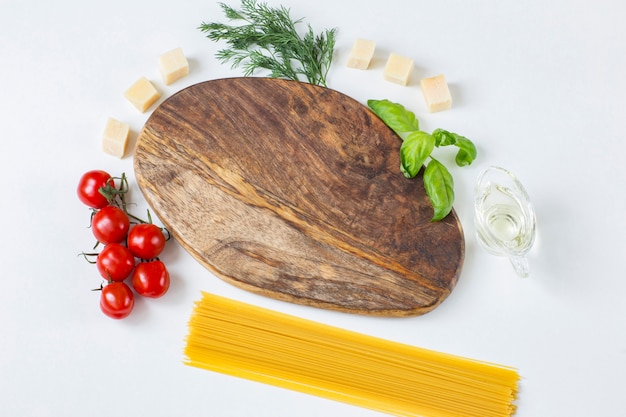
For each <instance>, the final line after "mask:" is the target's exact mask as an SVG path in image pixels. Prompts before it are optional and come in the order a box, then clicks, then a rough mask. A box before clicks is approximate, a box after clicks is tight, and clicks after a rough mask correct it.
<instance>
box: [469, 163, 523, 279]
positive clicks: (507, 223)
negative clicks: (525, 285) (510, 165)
mask: <svg viewBox="0 0 626 417" xmlns="http://www.w3.org/2000/svg"><path fill="white" fill-rule="evenodd" d="M474 209H475V218H474V223H475V225H476V235H477V237H478V241H479V242H480V244H481V246H482V247H483V248H485V250H487V252H489V253H491V254H493V255H497V256H506V257H508V258H509V260H510V261H511V264H512V265H513V267H514V269H515V271H516V272H517V274H518V275H519V276H521V277H527V276H528V275H529V267H528V260H527V259H526V254H527V252H528V251H529V250H530V248H531V247H532V245H533V243H534V241H535V212H534V209H533V207H532V204H531V202H530V198H529V197H528V194H527V193H526V190H525V189H524V187H523V186H522V184H521V183H520V182H519V181H518V180H517V178H515V176H514V175H513V174H511V173H510V172H509V171H507V170H505V169H503V168H499V167H489V168H487V169H485V170H484V171H483V172H482V173H481V174H480V175H479V176H478V181H477V184H476V193H475V200H474Z"/></svg>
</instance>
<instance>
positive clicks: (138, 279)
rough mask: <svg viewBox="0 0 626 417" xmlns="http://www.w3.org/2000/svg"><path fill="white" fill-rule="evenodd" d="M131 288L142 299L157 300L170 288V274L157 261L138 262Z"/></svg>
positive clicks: (161, 263)
mask: <svg viewBox="0 0 626 417" xmlns="http://www.w3.org/2000/svg"><path fill="white" fill-rule="evenodd" d="M132 282H133V288H134V289H135V291H137V294H139V295H143V296H144V297H150V298H159V297H161V296H162V295H163V294H165V293H166V292H167V290H168V289H169V287H170V273H169V272H168V271H167V268H166V267H165V264H164V263H163V262H161V261H159V260H156V261H150V262H140V263H139V264H138V265H137V267H136V268H135V270H134V271H133V281H132Z"/></svg>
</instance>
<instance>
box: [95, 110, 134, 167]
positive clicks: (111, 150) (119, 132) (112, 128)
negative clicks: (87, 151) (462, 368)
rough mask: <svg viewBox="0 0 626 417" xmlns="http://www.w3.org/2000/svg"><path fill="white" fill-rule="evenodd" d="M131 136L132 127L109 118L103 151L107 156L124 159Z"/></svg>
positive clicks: (103, 140)
mask: <svg viewBox="0 0 626 417" xmlns="http://www.w3.org/2000/svg"><path fill="white" fill-rule="evenodd" d="M129 136H130V126H129V125H128V123H122V122H120V121H118V120H115V119H114V118H112V117H109V120H108V121H107V124H106V127H105V128H104V135H103V136H102V151H103V152H104V153H106V154H109V155H112V156H117V157H118V158H122V157H123V156H124V153H126V145H127V144H128V137H129Z"/></svg>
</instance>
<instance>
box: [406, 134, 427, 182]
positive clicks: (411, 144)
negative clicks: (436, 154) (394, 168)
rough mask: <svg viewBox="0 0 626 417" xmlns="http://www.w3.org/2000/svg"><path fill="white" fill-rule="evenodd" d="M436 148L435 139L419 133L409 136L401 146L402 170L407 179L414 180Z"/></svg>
mask: <svg viewBox="0 0 626 417" xmlns="http://www.w3.org/2000/svg"><path fill="white" fill-rule="evenodd" d="M434 148H435V138H434V137H433V136H432V135H429V134H428V133H426V132H422V131H417V132H411V133H409V134H408V135H407V137H406V139H404V142H402V145H401V146H400V170H401V171H402V173H403V174H404V176H405V177H407V178H413V177H415V176H416V175H417V173H418V172H419V170H420V169H421V168H422V166H424V162H426V159H427V158H428V157H429V156H430V154H431V152H432V151H433V149H434Z"/></svg>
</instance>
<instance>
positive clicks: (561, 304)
mask: <svg viewBox="0 0 626 417" xmlns="http://www.w3.org/2000/svg"><path fill="white" fill-rule="evenodd" d="M227 3H228V4H232V5H235V6H237V5H238V4H239V3H238V2H227ZM270 4H274V5H277V4H281V3H280V2H277V1H271V2H270ZM282 4H283V5H285V6H288V7H290V8H291V10H292V15H293V16H294V17H305V18H306V20H307V22H309V23H311V24H312V25H313V27H314V28H315V29H316V30H318V31H319V30H321V29H323V28H326V27H333V26H335V27H337V28H338V29H339V32H338V40H337V48H336V55H335V61H334V66H333V68H332V70H331V72H330V76H329V86H330V87H332V88H334V89H336V90H339V91H341V92H344V93H346V94H348V95H350V96H352V97H354V98H356V99H357V100H359V101H361V102H365V101H366V100H367V99H368V98H388V99H391V100H394V101H398V102H401V103H403V104H405V105H406V106H407V107H409V108H410V109H412V110H413V111H415V112H416V114H417V116H418V118H419V119H420V121H421V124H422V127H423V128H424V129H425V130H432V129H434V128H437V127H443V128H447V129H449V130H452V131H456V132H458V133H461V134H463V135H465V136H467V137H469V138H470V139H472V140H473V141H474V142H475V143H476V144H477V146H478V150H479V159H478V160H477V162H476V163H475V165H473V166H472V167H469V168H463V169H455V170H454V172H453V174H454V177H455V181H456V193H457V203H456V205H455V207H456V210H457V212H458V214H459V216H460V218H461V220H462V223H463V226H464V228H465V234H466V241H467V252H466V262H465V266H464V270H463V272H462V275H461V278H460V281H459V283H458V286H457V287H456V289H455V291H454V292H453V293H452V295H451V296H450V297H449V298H448V299H447V300H446V301H445V302H444V303H443V304H442V305H441V306H440V307H439V308H437V309H436V310H435V311H433V312H432V313H430V314H427V315H425V316H422V317H416V318H409V319H377V318H368V317H360V316H351V315H346V314H340V313H334V312H329V311H320V310H315V309H310V308H305V307H300V306H296V305H291V304H286V303H281V302H277V301H273V300H270V299H266V298H262V297H258V296H255V295H252V294H249V293H246V292H243V291H241V290H238V289H235V288H233V287H231V286H229V285H227V284H225V283H223V282H222V281H220V280H219V279H217V278H215V277H213V276H211V275H210V274H209V273H208V272H206V271H205V270H203V269H202V267H200V266H199V265H198V264H196V263H195V262H194V261H193V260H192V259H191V257H190V256H189V255H188V254H186V253H185V252H184V250H182V249H181V248H180V247H179V246H178V245H177V244H176V243H171V244H169V245H168V248H167V250H166V252H165V254H164V255H163V256H162V259H163V260H164V261H165V262H166V263H167V264H168V266H169V268H170V270H171V274H172V277H173V282H172V287H171V290H170V292H169V293H168V294H167V295H166V296H165V297H164V298H162V299H160V300H150V301H145V300H138V303H137V306H136V311H135V312H134V313H133V314H132V316H131V317H130V318H128V319H126V320H124V321H114V320H110V319H108V318H106V317H105V316H104V315H102V314H101V313H100V311H99V308H98V297H99V294H98V293H94V292H90V289H92V288H94V287H97V286H98V285H99V283H100V280H99V278H98V275H97V272H96V270H95V267H94V266H92V265H89V264H87V263H86V262H84V261H83V260H82V259H81V258H79V257H78V256H77V254H78V253H79V252H81V251H84V250H89V249H90V248H91V245H92V244H93V239H92V237H91V235H90V231H89V230H88V229H87V225H88V220H89V214H88V210H87V209H86V208H84V207H83V206H81V204H80V203H79V202H78V200H77V199H76V196H75V186H76V182H77V180H78V178H79V176H80V175H81V174H82V173H83V172H84V171H87V170H89V169H93V168H100V169H105V170H107V171H109V172H111V173H114V174H120V173H121V172H122V171H125V172H126V173H127V174H129V175H130V176H131V180H132V179H133V177H132V159H131V158H125V159H123V160H121V161H120V160H116V159H114V158H112V157H109V156H106V155H104V154H103V153H102V152H101V151H100V148H99V147H100V137H101V134H102V131H103V129H104V126H105V124H106V120H107V118H108V117H109V116H111V117H115V118H118V119H119V120H122V121H125V122H128V123H130V125H131V129H132V133H133V137H136V135H137V133H138V131H139V130H140V129H141V127H142V125H143V123H144V122H145V120H146V119H147V117H148V114H147V113H146V114H140V113H138V112H137V110H135V109H134V108H133V107H132V106H131V105H130V104H129V103H127V102H126V101H125V99H124V97H123V91H124V90H125V89H126V88H127V87H128V86H130V85H131V84H132V83H133V82H134V81H135V80H136V79H137V78H138V77H140V76H142V75H145V76H146V77H148V78H149V79H151V80H154V81H155V82H156V85H157V87H158V88H159V89H160V90H161V91H162V92H163V93H164V96H169V95H171V94H173V93H174V92H176V91H178V90H180V89H181V88H183V87H185V86H187V85H190V84H193V83H196V82H199V81H204V80H208V79H215V78H220V77H224V76H238V75H240V74H241V72H240V71H239V70H230V68H229V65H221V64H219V63H218V62H217V61H216V60H215V58H214V56H213V53H214V52H215V51H216V50H217V49H218V45H216V44H214V43H213V42H211V41H209V40H208V39H206V38H204V36H203V35H202V34H201V33H200V32H199V31H198V30H197V29H196V28H197V26H198V25H199V24H200V22H201V21H203V20H205V21H216V20H219V21H223V16H222V14H221V12H220V10H219V7H218V5H217V3H216V2H212V1H207V0H202V1H200V0H198V1H177V2H170V1H167V2H165V1H160V0H158V1H157V0H153V1H149V2H148V1H144V2H130V1H128V0H124V1H120V0H113V1H108V2H99V3H94V2H82V3H81V2H75V1H69V0H59V1H54V2H37V1H34V0H20V1H16V0H12V1H8V0H0V9H1V10H2V12H1V13H0V56H1V57H2V61H1V62H2V64H0V80H2V81H1V87H0V126H1V129H0V132H1V133H0V134H1V136H2V138H1V140H2V150H1V151H0V174H1V177H2V183H3V186H2V197H1V198H2V204H1V205H0V214H1V216H0V222H1V224H2V229H1V230H2V232H3V239H2V251H0V265H1V276H2V287H1V289H0V335H1V336H0V414H1V415H3V416H18V415H19V416H86V415H89V416H93V417H96V416H109V415H124V416H130V415H138V416H151V417H158V416H172V415H177V416H195V415H212V416H233V417H240V416H257V417H258V416H272V417H279V416H293V415H298V416H328V415H335V416H338V415H341V416H370V415H371V416H375V415H379V414H377V413H374V412H371V411H368V410H364V409H360V408H357V407H352V406H349V405H343V404H340V403H336V402H332V401H327V400H323V399H319V398H316V397H311V396H306V395H302V394H298V393H294V392H291V391H286V390H282V389H278V388H273V387H270V386H266V385H262V384H257V383H253V382H248V381H245V380H239V379H235V378H230V377H225V376H222V375H219V374H214V373H210V372H207V371H202V370H198V369H195V368H191V367H187V366H184V365H183V364H182V350H183V347H184V341H183V339H184V337H185V334H186V331H187V329H186V322H187V320H188V317H189V314H190V312H191V309H192V306H193V302H194V301H195V300H197V299H198V298H199V294H200V291H201V290H207V291H212V292H215V293H218V294H222V295H226V296H229V297H232V298H235V299H238V300H242V301H247V302H252V303H255V304H257V305H262V306H266V307H270V308H273V309H277V310H281V311H285V312H288V313H292V314H296V315H299V316H302V317H307V318H312V319H315V320H318V321H322V322H326V323H330V324H334V325H337V326H340V327H345V328H349V329H352V330H357V331H361V332H364V333H368V334H373V335H378V336H382V337H385V338H389V339H393V340H398V341H402V342H407V343H411V344H414V345H417V346H422V347H427V348H432V349H436V350H440V351H445V352H450V353H454V354H458V355H462V356H466V357H471V358H477V359H484V360H488V361H493V362H498V363H502V364H506V365H511V366H515V367H517V368H518V369H519V372H520V373H521V375H522V376H523V380H522V381H521V392H520V400H519V411H518V414H517V415H518V416H520V417H530V416H542V417H543V416H569V417H572V416H621V415H623V406H622V405H621V402H622V401H621V398H622V396H623V390H624V388H625V387H626V385H625V383H624V378H623V375H624V374H626V302H624V297H625V293H626V277H625V274H624V271H623V268H622V266H623V264H624V258H625V256H626V244H625V243H624V236H625V235H626V224H625V223H626V220H625V219H626V217H625V215H626V192H625V186H624V184H625V183H626V168H625V165H624V163H623V158H624V154H625V151H626V146H625V145H624V121H625V116H626V112H625V110H626V105H625V104H624V99H625V97H626V81H625V79H626V78H624V74H626V53H625V52H626V50H625V47H624V40H625V39H626V26H624V23H623V17H624V16H625V13H626V6H625V4H626V3H623V2H620V1H616V0H613V1H609V0H598V1H594V2H582V1H552V2H545V1H536V0H534V1H526V2H513V1H506V2H489V1H485V0H479V1H472V2H466V1H430V2H426V1H416V2H407V1H400V0H396V1H393V0H391V1H386V2H379V1H369V0H359V1H356V0H352V1H344V2H337V1H327V0H320V1H317V2H295V1H284V2H282ZM357 37H362V38H366V39H373V40H375V41H376V42H377V51H376V56H375V62H374V63H373V67H372V68H371V69H369V70H367V71H358V70H353V69H348V68H346V67H345V62H346V60H347V57H348V54H349V51H350V48H351V46H352V42H353V41H354V39H355V38H357ZM179 46H180V47H182V48H183V51H184V52H185V54H186V55H187V57H188V58H189V60H190V65H191V67H190V71H191V72H190V75H189V77H187V78H185V79H183V80H180V81H177V82H176V83H174V84H173V85H171V86H169V87H166V86H165V85H164V83H163V82H162V81H160V79H159V74H158V69H157V60H158V56H159V55H160V54H161V53H163V52H165V51H168V50H170V49H172V48H175V47H179ZM389 52H396V53H399V54H402V55H406V56H410V57H412V58H413V59H414V60H415V62H416V68H415V72H414V74H413V76H412V78H411V83H410V85H409V86H408V87H401V86H398V85H394V84H391V83H389V82H385V81H383V79H382V69H383V66H384V61H385V59H386V57H387V55H388V53H389ZM438 73H444V74H445V76H446V78H447V80H448V82H449V83H450V88H451V92H452V96H453V100H454V104H453V108H452V109H451V110H449V111H446V112H443V113H437V114H428V113H426V112H425V105H424V102H423V99H422V97H421V93H420V92H419V88H418V83H419V78H421V77H425V76H433V75H436V74H438ZM490 164H496V165H501V166H503V167H506V168H508V169H510V170H512V171H513V172H514V173H516V174H517V175H518V177H519V178H520V180H521V181H522V182H523V183H524V185H525V186H526V188H527V190H528V192H529V194H530V196H531V198H532V199H533V201H534V203H535V206H536V210H537V217H538V228H539V229H538V232H539V237H538V241H537V244H536V246H535V248H534V249H533V251H532V253H531V256H530V262H531V269H532V272H531V274H532V275H531V277H530V278H529V279H526V280H522V279H519V278H517V277H516V276H515V275H514V273H513V270H512V268H511V267H510V265H508V262H507V261H506V260H505V259H502V258H496V257H492V256H489V255H487V254H485V253H484V252H483V251H482V250H481V249H480V248H478V247H477V243H476V239H475V237H474V228H473V224H472V189H473V185H474V180H475V178H476V175H477V174H478V172H479V171H480V169H482V168H483V167H485V166H487V165H490ZM131 199H132V201H135V202H137V203H138V210H144V209H145V208H146V207H145V203H144V202H143V200H142V198H141V194H140V193H139V192H138V190H137V189H136V188H134V189H133V193H132V196H131Z"/></svg>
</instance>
